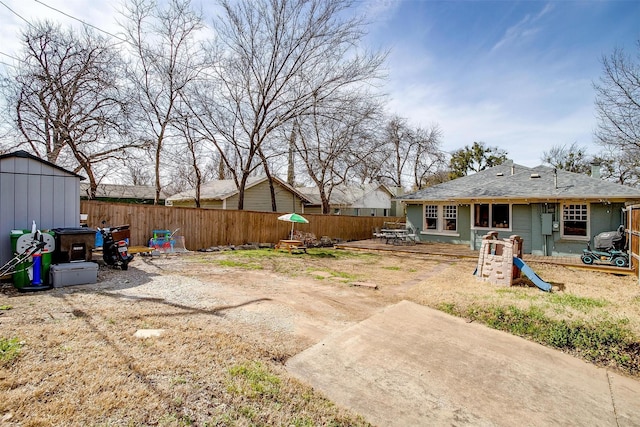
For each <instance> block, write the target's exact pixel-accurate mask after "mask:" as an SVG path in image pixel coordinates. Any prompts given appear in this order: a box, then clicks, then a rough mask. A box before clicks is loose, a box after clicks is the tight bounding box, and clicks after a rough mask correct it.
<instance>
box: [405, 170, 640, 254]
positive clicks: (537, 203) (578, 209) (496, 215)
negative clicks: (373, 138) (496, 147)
mask: <svg viewBox="0 0 640 427" xmlns="http://www.w3.org/2000/svg"><path fill="white" fill-rule="evenodd" d="M396 199H397V200H399V201H401V202H403V203H405V205H406V212H407V222H408V223H409V224H410V225H411V226H412V227H413V228H414V229H417V234H418V236H419V238H420V240H421V241H424V242H448V243H458V244H468V245H469V246H470V247H471V248H472V249H475V250H478V249H479V248H480V245H481V241H482V236H484V235H485V234H487V232H489V231H497V232H498V235H499V237H500V238H506V237H509V236H510V235H513V234H517V235H519V236H521V237H522V238H523V239H524V252H525V253H530V254H534V255H547V256H555V255H570V254H581V253H582V250H583V249H584V248H585V247H586V244H587V242H588V241H589V240H590V239H591V238H592V237H593V236H594V235H596V234H599V233H601V232H604V231H612V230H616V229H617V228H618V226H619V225H620V224H624V219H625V214H624V211H625V205H626V204H628V203H631V202H638V201H640V190H639V189H636V188H632V187H627V186H623V185H619V184H615V183H612V182H608V181H604V180H602V179H600V177H599V168H598V167H594V169H593V170H592V174H591V176H588V175H584V174H577V173H572V172H567V171H564V170H556V169H553V168H551V167H546V166H537V167H533V168H530V167H526V166H522V165H518V164H514V163H506V164H502V165H499V166H495V167H492V168H489V169H486V170H484V171H481V172H478V173H475V174H473V175H469V176H465V177H462V178H458V179H454V180H452V181H448V182H444V183H442V184H438V185H434V186H432V187H428V188H425V189H422V190H419V191H416V192H414V193H411V194H406V195H403V196H400V197H397V198H396Z"/></svg>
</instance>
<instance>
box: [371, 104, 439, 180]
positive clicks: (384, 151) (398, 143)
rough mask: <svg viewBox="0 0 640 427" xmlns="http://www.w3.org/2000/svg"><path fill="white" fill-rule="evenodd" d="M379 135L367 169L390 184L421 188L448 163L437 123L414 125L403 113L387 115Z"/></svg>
mask: <svg viewBox="0 0 640 427" xmlns="http://www.w3.org/2000/svg"><path fill="white" fill-rule="evenodd" d="M379 138H380V144H379V146H378V151H377V153H376V154H375V155H374V156H373V157H372V159H373V162H370V163H369V164H368V165H367V168H368V172H367V173H369V174H372V175H371V176H372V177H375V179H376V180H378V181H380V182H383V183H385V184H387V185H390V186H393V187H402V188H405V187H410V186H413V187H414V188H422V187H423V186H425V185H426V183H427V181H428V177H429V176H430V175H432V174H435V173H436V172H437V171H439V170H441V169H442V168H443V167H444V166H445V155H444V153H443V152H442V150H441V149H440V144H441V138H442V131H441V130H440V127H439V126H438V125H437V124H433V125H431V126H430V127H428V128H422V127H417V128H414V127H412V126H411V125H410V124H409V123H408V122H407V119H405V118H404V117H400V116H397V115H394V116H391V117H389V118H388V119H387V121H386V125H385V126H384V127H383V129H382V132H381V134H380V135H379Z"/></svg>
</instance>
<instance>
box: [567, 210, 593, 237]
mask: <svg viewBox="0 0 640 427" xmlns="http://www.w3.org/2000/svg"><path fill="white" fill-rule="evenodd" d="M562 237H569V238H571V237H586V238H589V205H587V204H578V203H576V204H566V205H563V206H562Z"/></svg>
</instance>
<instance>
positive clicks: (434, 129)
mask: <svg viewBox="0 0 640 427" xmlns="http://www.w3.org/2000/svg"><path fill="white" fill-rule="evenodd" d="M412 139H413V143H412V147H413V158H414V160H413V185H414V188H416V189H421V188H424V187H427V186H429V185H430V183H431V182H434V181H438V180H439V179H440V178H439V177H440V176H442V171H443V169H444V167H445V166H446V156H445V153H444V152H443V151H442V150H441V149H440V144H441V140H442V130H441V129H440V127H439V126H438V125H437V124H433V125H431V126H430V127H428V128H420V127H419V128H417V129H416V130H415V132H414V133H413V137H412Z"/></svg>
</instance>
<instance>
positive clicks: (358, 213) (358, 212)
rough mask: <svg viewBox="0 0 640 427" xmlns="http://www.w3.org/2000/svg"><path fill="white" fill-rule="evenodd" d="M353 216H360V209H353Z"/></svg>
mask: <svg viewBox="0 0 640 427" xmlns="http://www.w3.org/2000/svg"><path fill="white" fill-rule="evenodd" d="M353 214H354V215H355V216H359V215H360V209H358V208H355V209H354V210H353Z"/></svg>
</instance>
